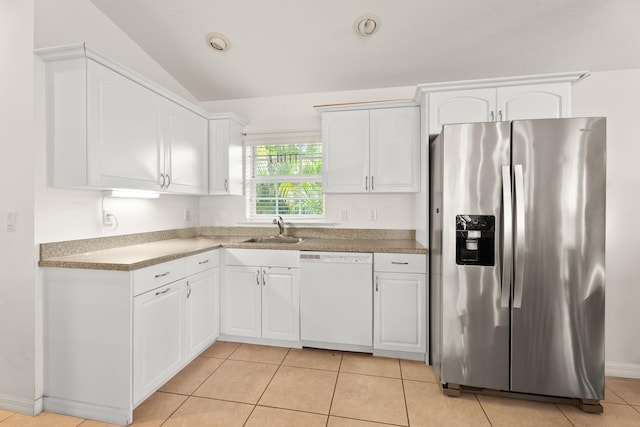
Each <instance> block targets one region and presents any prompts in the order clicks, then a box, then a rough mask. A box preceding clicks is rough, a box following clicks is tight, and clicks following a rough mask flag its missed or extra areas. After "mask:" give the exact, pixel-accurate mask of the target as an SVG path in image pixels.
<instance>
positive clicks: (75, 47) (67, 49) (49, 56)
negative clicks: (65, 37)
mask: <svg viewBox="0 0 640 427" xmlns="http://www.w3.org/2000/svg"><path fill="white" fill-rule="evenodd" d="M34 53H35V54H36V55H38V56H39V57H40V59H42V61H44V62H55V61H64V60H71V59H80V58H85V59H91V60H92V61H95V62H97V63H99V64H101V65H103V66H105V67H107V68H109V69H111V70H112V71H115V72H116V73H118V74H121V75H122V76H124V77H126V78H128V79H130V80H132V81H134V82H136V83H138V84H140V85H142V86H143V87H145V88H147V89H149V90H151V91H153V92H155V93H157V94H158V95H160V96H162V97H164V98H167V99H168V100H170V101H172V102H175V103H176V104H178V105H180V106H182V107H184V108H186V109H187V110H190V111H192V112H194V113H196V114H198V115H200V116H202V117H204V118H205V119H208V120H216V119H230V120H234V121H236V122H237V123H238V124H240V125H241V126H246V125H247V124H248V123H249V122H248V121H247V120H245V119H244V118H242V117H240V116H239V115H237V114H234V113H210V112H208V111H206V110H205V109H203V108H201V107H200V106H198V105H196V104H194V103H193V102H191V101H188V100H186V99H184V98H182V97H180V96H178V95H176V94H175V93H173V92H171V91H169V90H167V89H166V88H164V87H162V86H160V85H159V84H157V83H155V82H153V81H151V80H149V79H148V78H146V77H144V76H143V75H141V74H139V73H137V72H135V71H133V70H132V69H130V68H128V67H125V66H124V65H122V64H120V63H119V62H118V61H116V60H115V59H113V58H111V57H110V56H108V55H106V54H104V53H103V52H100V51H99V50H96V49H94V48H92V47H90V46H88V45H87V44H86V43H76V44H71V45H64V46H53V47H45V48H40V49H35V50H34Z"/></svg>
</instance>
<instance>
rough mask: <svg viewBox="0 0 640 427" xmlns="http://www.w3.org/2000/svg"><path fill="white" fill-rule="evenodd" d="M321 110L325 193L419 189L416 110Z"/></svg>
mask: <svg viewBox="0 0 640 427" xmlns="http://www.w3.org/2000/svg"><path fill="white" fill-rule="evenodd" d="M322 111H323V113H322V141H323V165H322V167H323V187H324V192H326V193H368V192H376V193H394V192H416V191H419V189H420V155H419V154H420V109H419V107H414V106H410V107H406V106H404V107H395V108H376V109H362V110H348V111H330V109H323V110H322Z"/></svg>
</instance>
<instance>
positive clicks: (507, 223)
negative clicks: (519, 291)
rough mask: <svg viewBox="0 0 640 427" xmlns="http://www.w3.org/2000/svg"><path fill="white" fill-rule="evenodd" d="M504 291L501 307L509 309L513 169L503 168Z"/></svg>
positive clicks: (502, 290)
mask: <svg viewBox="0 0 640 427" xmlns="http://www.w3.org/2000/svg"><path fill="white" fill-rule="evenodd" d="M502 206H503V211H504V212H503V220H502V253H503V255H502V289H501V298H500V306H501V307H502V308H509V296H510V291H511V266H512V264H513V258H512V255H513V216H512V212H511V167H510V166H509V165H506V166H504V165H503V166H502Z"/></svg>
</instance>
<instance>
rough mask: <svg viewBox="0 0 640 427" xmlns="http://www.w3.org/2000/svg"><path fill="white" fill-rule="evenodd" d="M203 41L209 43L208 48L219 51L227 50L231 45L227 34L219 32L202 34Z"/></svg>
mask: <svg viewBox="0 0 640 427" xmlns="http://www.w3.org/2000/svg"><path fill="white" fill-rule="evenodd" d="M204 41H205V42H206V43H207V44H208V45H209V47H210V48H212V49H214V50H217V51H219V52H224V51H225V50H229V48H230V47H231V42H229V39H228V38H227V36H225V35H224V34H220V33H208V34H207V35H206V36H204Z"/></svg>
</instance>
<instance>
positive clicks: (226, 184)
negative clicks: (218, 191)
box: [224, 178, 229, 193]
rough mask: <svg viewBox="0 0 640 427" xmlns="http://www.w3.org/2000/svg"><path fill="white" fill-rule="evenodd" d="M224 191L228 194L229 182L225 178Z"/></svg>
mask: <svg viewBox="0 0 640 427" xmlns="http://www.w3.org/2000/svg"><path fill="white" fill-rule="evenodd" d="M224 191H225V192H227V193H228V192H229V180H228V179H226V178H225V180H224Z"/></svg>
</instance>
